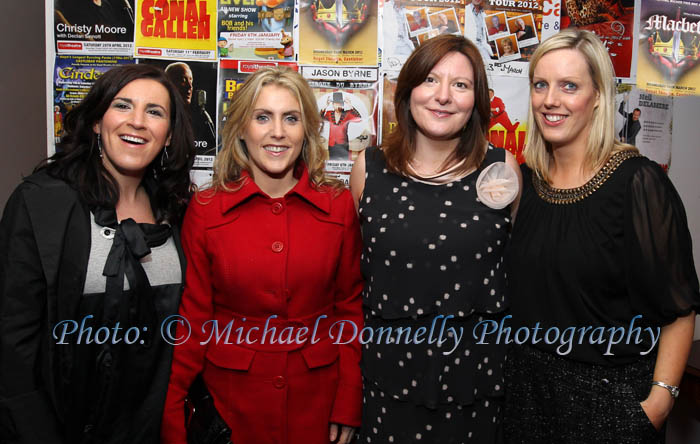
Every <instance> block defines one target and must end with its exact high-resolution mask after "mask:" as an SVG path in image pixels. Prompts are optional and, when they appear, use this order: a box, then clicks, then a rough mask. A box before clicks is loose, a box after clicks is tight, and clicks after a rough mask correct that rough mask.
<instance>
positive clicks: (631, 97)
mask: <svg viewBox="0 0 700 444" xmlns="http://www.w3.org/2000/svg"><path fill="white" fill-rule="evenodd" d="M672 127H673V97H669V96H660V95H656V94H652V93H649V92H646V91H644V90H640V89H638V88H636V87H635V86H633V85H630V84H623V83H620V84H618V85H617V95H616V96H615V135H616V136H617V137H618V138H619V139H620V140H622V141H623V142H626V143H629V144H631V145H634V146H636V147H637V149H638V150H639V152H640V153H642V154H643V155H645V156H646V157H648V158H649V159H651V160H653V161H654V162H656V163H658V164H659V165H661V167H662V168H663V169H664V170H666V171H667V172H668V168H669V166H670V165H671V141H672V140H671V136H672Z"/></svg>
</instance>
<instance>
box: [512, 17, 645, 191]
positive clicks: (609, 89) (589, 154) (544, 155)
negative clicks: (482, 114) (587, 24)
mask: <svg viewBox="0 0 700 444" xmlns="http://www.w3.org/2000/svg"><path fill="white" fill-rule="evenodd" d="M557 49H575V50H577V51H579V52H580V53H581V55H582V56H583V58H584V59H585V60H586V64H587V65H588V72H589V74H590V75H591V79H592V80H593V87H594V88H595V89H596V91H598V94H599V100H598V106H597V107H596V109H595V110H593V119H592V121H591V127H590V131H589V133H588V141H587V144H586V155H585V160H584V165H583V167H584V169H586V170H588V171H598V170H599V169H600V168H601V167H602V166H603V164H605V162H606V161H607V160H608V159H609V158H610V156H612V155H613V154H615V153H617V152H618V151H625V150H634V151H636V150H637V149H636V148H635V147H633V146H632V145H628V144H626V143H622V142H620V141H619V140H617V138H616V137H615V105H614V99H615V78H614V75H615V71H614V70H613V66H612V62H611V61H610V56H609V55H608V51H607V50H606V49H605V47H604V46H603V44H602V43H601V41H600V40H599V39H598V37H596V35H595V34H593V33H592V32H589V31H583V30H579V29H575V28H568V29H565V30H563V31H561V32H560V33H558V34H555V35H554V36H552V37H550V38H548V39H547V40H545V41H544V42H542V43H541V44H540V46H539V47H538V48H537V50H536V51H535V52H534V54H533V55H532V58H531V59H530V71H529V73H528V75H529V78H530V88H531V89H532V78H533V76H534V74H535V68H536V67H537V64H538V63H539V61H540V60H541V59H542V57H543V56H544V55H545V54H547V53H549V52H551V51H556V50H557ZM527 128H528V134H527V144H526V146H525V150H524V156H525V162H526V163H527V165H528V166H529V167H530V168H532V169H533V170H534V171H535V172H536V173H537V175H538V176H539V177H540V178H541V179H543V180H545V181H547V182H548V181H549V164H550V160H551V157H552V146H551V145H550V144H549V143H548V142H547V141H546V140H544V138H543V137H542V132H541V131H540V128H539V127H538V126H537V122H536V120H535V116H534V110H533V109H532V100H530V111H529V115H528V120H527Z"/></svg>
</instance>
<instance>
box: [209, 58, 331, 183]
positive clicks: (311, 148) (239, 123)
mask: <svg viewBox="0 0 700 444" xmlns="http://www.w3.org/2000/svg"><path fill="white" fill-rule="evenodd" d="M268 85H275V86H279V87H282V88H286V89H287V90H289V92H291V93H292V96H294V98H296V100H297V102H299V106H300V108H301V122H302V125H303V126H304V144H303V146H302V149H301V155H300V156H299V160H301V161H303V162H304V163H305V164H306V167H307V169H308V170H309V179H310V180H311V183H312V184H313V185H315V186H316V187H317V188H318V187H321V186H324V185H328V186H331V187H332V188H336V189H340V188H341V187H343V183H342V182H341V181H339V180H336V179H333V178H330V177H327V176H326V175H325V173H324V171H323V168H324V166H325V161H326V159H327V158H328V151H327V150H326V149H325V148H324V147H323V144H322V140H321V134H320V130H321V116H320V115H319V112H318V107H317V106H316V100H315V96H314V93H313V91H312V90H311V88H310V87H309V84H308V83H306V80H304V78H303V77H301V75H299V73H297V72H296V71H293V70H291V69H289V68H287V67H270V68H262V69H260V70H258V71H256V72H255V73H254V74H253V75H251V76H250V77H249V78H248V79H247V80H246V81H245V82H244V83H243V86H242V87H241V88H240V89H239V90H238V91H236V92H235V93H234V96H233V100H232V101H231V104H230V105H229V107H228V109H227V110H226V123H225V124H224V129H223V132H222V135H223V148H222V150H221V151H220V152H219V154H217V156H216V160H215V161H214V176H213V178H212V190H213V191H218V190H225V191H235V190H237V189H239V188H240V187H241V186H242V185H243V183H241V182H240V179H241V172H242V171H243V170H245V171H248V172H249V173H251V175H252V171H251V169H250V159H248V152H247V150H246V147H245V144H244V143H243V141H242V140H241V138H242V137H243V133H244V132H245V130H246V128H247V127H248V124H249V123H250V120H251V118H252V114H253V109H254V108H255V102H257V100H258V96H259V95H260V91H261V90H262V89H263V88H264V87H265V86H268ZM299 160H298V161H299ZM298 161H297V162H298ZM253 179H255V178H253ZM231 184H235V185H234V187H233V188H232V187H231Z"/></svg>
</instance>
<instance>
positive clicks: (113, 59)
mask: <svg viewBox="0 0 700 444" xmlns="http://www.w3.org/2000/svg"><path fill="white" fill-rule="evenodd" d="M129 63H134V59H132V58H131V57H125V56H94V55H77V56H66V55H57V56H56V61H55V64H54V71H53V91H54V96H53V128H54V130H53V133H54V143H59V142H60V141H61V136H62V134H63V119H64V118H65V117H66V113H67V112H68V111H70V110H71V109H73V107H74V106H75V105H77V104H78V103H80V101H81V100H83V98H84V97H85V96H86V95H87V93H88V91H89V90H90V88H92V85H93V84H94V83H95V81H96V80H97V79H99V78H100V76H101V75H102V74H104V73H105V72H107V71H109V70H110V69H111V68H114V67H115V66H118V65H125V64H129Z"/></svg>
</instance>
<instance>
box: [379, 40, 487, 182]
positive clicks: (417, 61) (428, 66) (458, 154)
mask: <svg viewBox="0 0 700 444" xmlns="http://www.w3.org/2000/svg"><path fill="white" fill-rule="evenodd" d="M451 52H458V53H460V54H464V56H465V57H466V58H467V59H468V60H469V63H471V65H472V70H473V71H474V109H473V111H472V115H471V117H470V118H469V120H468V121H467V124H466V126H465V128H464V130H463V131H462V133H461V134H460V137H459V142H458V143H457V148H456V149H455V151H454V153H452V155H451V156H450V157H449V158H448V159H447V160H446V161H445V164H444V165H443V168H444V167H447V166H449V165H453V164H455V163H457V162H461V161H462V160H464V161H465V162H464V165H463V166H462V168H460V171H459V172H466V171H468V170H470V169H473V168H475V167H478V166H479V165H481V162H482V161H483V160H484V156H485V155H486V147H487V144H488V139H487V134H488V125H489V112H490V101H489V93H488V79H487V78H486V71H485V70H484V62H483V60H482V59H481V55H480V54H479V50H478V49H477V48H476V46H474V44H473V43H472V42H470V41H469V40H467V39H466V38H464V37H461V36H457V35H451V34H449V35H441V36H438V37H434V38H432V39H430V40H428V41H426V42H425V43H423V44H422V45H420V46H419V47H418V49H416V50H415V51H413V53H412V54H411V56H410V57H409V58H408V60H406V63H405V64H404V65H403V68H402V69H401V72H400V73H399V79H398V82H397V84H396V93H395V94H394V109H395V111H396V120H397V125H396V128H394V131H393V132H392V133H391V134H389V136H387V138H386V140H385V141H384V143H383V144H382V149H383V151H384V156H385V157H386V164H387V169H389V170H390V171H391V172H393V173H397V174H402V175H408V164H409V162H410V160H411V158H412V157H413V155H414V153H415V151H416V131H418V130H419V129H418V125H417V124H416V121H415V120H414V119H413V116H412V115H411V92H412V91H413V89H414V88H415V87H417V86H419V85H420V84H421V83H423V81H425V79H426V77H428V74H430V71H431V70H432V69H433V67H434V66H435V65H437V64H438V63H439V62H440V60H442V58H443V57H445V56H446V55H447V54H449V53H451ZM459 172H458V173H459Z"/></svg>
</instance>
